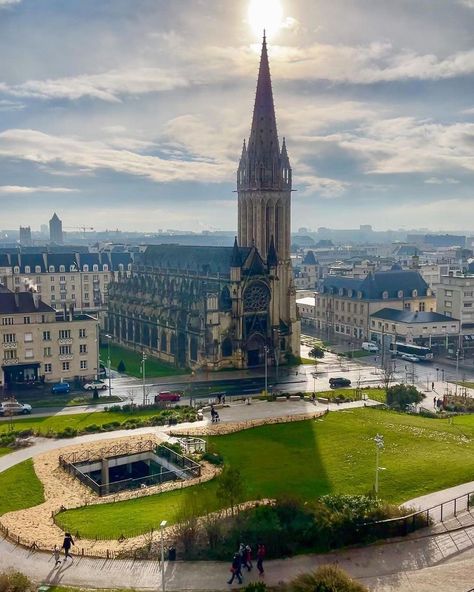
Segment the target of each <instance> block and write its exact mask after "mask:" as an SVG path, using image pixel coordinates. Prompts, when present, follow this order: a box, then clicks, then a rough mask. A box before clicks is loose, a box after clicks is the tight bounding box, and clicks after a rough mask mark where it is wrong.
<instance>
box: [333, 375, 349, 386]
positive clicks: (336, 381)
mask: <svg viewBox="0 0 474 592" xmlns="http://www.w3.org/2000/svg"><path fill="white" fill-rule="evenodd" d="M329 386H330V387H331V388H338V387H340V386H351V381H350V380H349V379H348V378H344V377H343V376H337V377H335V378H330V379H329Z"/></svg>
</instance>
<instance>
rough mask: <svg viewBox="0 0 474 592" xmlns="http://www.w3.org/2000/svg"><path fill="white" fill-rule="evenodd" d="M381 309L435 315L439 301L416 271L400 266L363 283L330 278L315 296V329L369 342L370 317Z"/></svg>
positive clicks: (335, 277) (371, 276)
mask: <svg viewBox="0 0 474 592" xmlns="http://www.w3.org/2000/svg"><path fill="white" fill-rule="evenodd" d="M382 308H394V309H398V310H408V311H413V312H433V311H435V308H436V300H435V297H434V295H433V292H432V290H431V288H429V286H428V284H427V283H426V282H425V280H424V279H423V278H422V277H421V275H420V274H419V273H418V272H417V271H414V270H402V269H401V268H400V267H398V266H394V267H393V268H392V269H391V270H389V271H378V272H375V273H369V274H368V275H367V277H365V278H364V279H358V278H351V277H338V276H327V277H326V278H324V280H323V281H322V286H321V290H320V291H319V292H317V293H316V294H315V302H314V315H315V316H314V326H315V327H316V328H317V329H319V330H320V331H321V332H323V333H324V334H327V335H328V336H329V335H331V334H334V335H339V336H341V337H344V338H346V339H362V340H363V339H368V337H369V332H370V316H371V315H372V314H373V313H375V312H377V311H378V310H381V309H382Z"/></svg>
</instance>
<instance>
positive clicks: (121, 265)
mask: <svg viewBox="0 0 474 592" xmlns="http://www.w3.org/2000/svg"><path fill="white" fill-rule="evenodd" d="M118 268H119V271H123V263H119V266H118Z"/></svg>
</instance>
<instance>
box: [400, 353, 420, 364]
mask: <svg viewBox="0 0 474 592" xmlns="http://www.w3.org/2000/svg"><path fill="white" fill-rule="evenodd" d="M400 358H401V359H402V360H406V361H407V362H413V363H416V362H419V361H420V358H419V357H418V356H414V355H413V354H402V355H401V356H400Z"/></svg>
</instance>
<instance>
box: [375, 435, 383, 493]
mask: <svg viewBox="0 0 474 592" xmlns="http://www.w3.org/2000/svg"><path fill="white" fill-rule="evenodd" d="M374 442H375V455H376V460H375V488H374V489H375V497H378V495H379V471H380V470H382V467H379V460H380V451H381V450H383V448H384V439H383V436H382V435H381V434H376V435H375V438H374Z"/></svg>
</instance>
